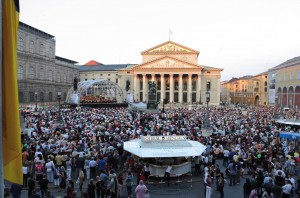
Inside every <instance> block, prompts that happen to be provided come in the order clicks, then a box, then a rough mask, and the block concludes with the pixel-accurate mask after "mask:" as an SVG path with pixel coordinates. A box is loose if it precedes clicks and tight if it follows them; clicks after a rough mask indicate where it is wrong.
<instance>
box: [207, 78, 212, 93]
mask: <svg viewBox="0 0 300 198" xmlns="http://www.w3.org/2000/svg"><path fill="white" fill-rule="evenodd" d="M210 89H211V82H210V80H208V81H206V90H208V91H210Z"/></svg>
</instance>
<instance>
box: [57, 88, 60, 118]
mask: <svg viewBox="0 0 300 198" xmlns="http://www.w3.org/2000/svg"><path fill="white" fill-rule="evenodd" d="M57 99H58V116H57V121H58V122H60V121H61V117H60V100H61V91H60V89H58V92H57Z"/></svg>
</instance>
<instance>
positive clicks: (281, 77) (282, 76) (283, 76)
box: [276, 70, 300, 81]
mask: <svg viewBox="0 0 300 198" xmlns="http://www.w3.org/2000/svg"><path fill="white" fill-rule="evenodd" d="M294 73H295V72H290V73H289V77H287V73H283V74H277V75H276V77H277V79H278V81H282V80H283V81H287V80H288V79H289V80H295V78H294V77H295V76H294V75H295V74H294ZM296 80H300V70H298V71H297V72H296Z"/></svg>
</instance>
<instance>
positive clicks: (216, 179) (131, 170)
mask: <svg viewBox="0 0 300 198" xmlns="http://www.w3.org/2000/svg"><path fill="white" fill-rule="evenodd" d="M206 116H209V121H210V126H211V128H212V130H213V131H214V133H213V135H211V136H204V135H203V130H202V127H203V124H204V123H205V118H206ZM278 116H281V117H286V118H295V119H299V118H300V111H299V110H298V111H297V110H289V111H281V110H280V109H278V108H275V107H255V106H249V107H245V108H244V109H242V108H239V107H210V108H209V114H207V109H206V108H205V107H198V108H195V109H192V110H189V109H185V108H181V109H165V111H164V112H159V113H146V112H136V111H130V110H129V109H127V108H114V109H112V108H99V109H90V108H75V109H63V110H62V111H61V122H58V120H59V117H58V114H57V112H55V111H51V110H46V111H43V112H41V113H39V114H26V115H24V128H23V131H22V134H21V139H22V149H23V153H22V157H23V179H24V182H23V186H19V185H16V184H13V185H12V186H11V188H10V193H11V194H13V195H16V197H17V195H18V193H19V191H21V190H20V189H22V187H23V189H24V188H26V189H28V197H33V198H34V197H39V196H41V197H52V195H51V192H52V191H53V190H52V191H51V190H49V183H52V184H53V185H54V187H55V191H58V192H61V194H62V197H91V198H94V197H97V198H99V197H101V198H104V197H112V198H115V197H133V196H136V197H137V198H145V197H147V196H149V193H148V189H147V187H146V186H145V184H144V183H146V182H147V180H148V176H149V174H151V173H149V168H148V164H147V163H146V162H145V161H143V160H142V159H137V158H136V157H135V156H132V155H131V154H130V153H128V152H126V151H124V150H123V142H125V141H128V140H131V139H135V138H139V137H140V136H146V135H159V136H169V135H186V136H187V137H188V138H189V139H191V140H196V141H199V142H201V143H202V144H204V145H206V146H207V149H206V151H205V152H204V153H203V154H202V155H201V156H196V157H195V158H194V159H193V163H194V165H195V170H194V174H195V175H197V176H199V177H202V176H203V183H204V189H205V191H204V195H205V196H206V197H207V198H209V197H211V192H212V188H214V189H215V190H217V191H218V192H219V193H220V196H221V197H224V184H225V181H226V180H228V181H229V183H230V186H235V185H237V184H239V183H240V178H241V177H245V175H247V180H246V183H245V184H243V190H244V197H245V198H246V197H247V198H248V197H250V198H255V197H266V198H269V197H270V198H271V197H274V198H277V197H278V198H281V197H283V198H285V197H294V196H299V192H300V180H299V181H298V179H297V178H296V177H297V176H298V163H299V162H300V158H299V149H300V148H299V144H298V141H290V140H287V139H282V138H279V133H280V132H281V131H289V132H298V133H299V132H300V130H299V127H297V126H285V125H280V124H278V123H276V118H277V117H278ZM217 160H222V162H223V163H222V164H221V165H222V166H224V167H225V168H226V169H225V171H224V172H222V171H221V167H220V165H219V164H218V163H216V161H217ZM170 171H171V168H170ZM295 178H296V179H295ZM85 181H88V182H85ZM76 186H78V190H77V188H76V190H75V187H76ZM133 186H137V187H136V188H133ZM240 186H241V185H240ZM124 192H126V193H124ZM241 197H242V195H241Z"/></svg>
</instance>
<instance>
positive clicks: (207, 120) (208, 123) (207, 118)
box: [205, 91, 210, 129]
mask: <svg viewBox="0 0 300 198" xmlns="http://www.w3.org/2000/svg"><path fill="white" fill-rule="evenodd" d="M205 97H206V119H205V122H206V123H205V125H206V128H207V129H208V128H209V127H210V121H209V109H208V103H209V102H210V92H209V91H207V92H205Z"/></svg>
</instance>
